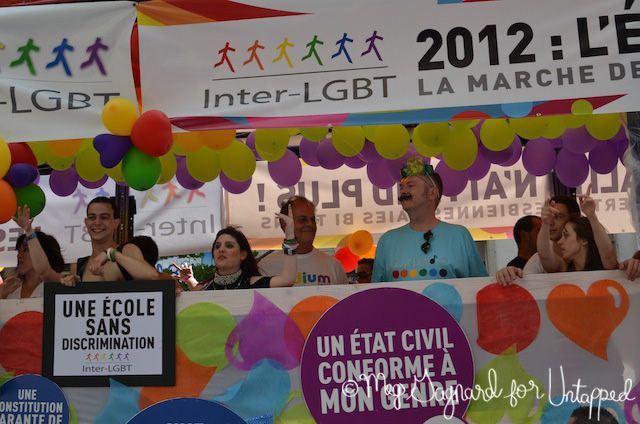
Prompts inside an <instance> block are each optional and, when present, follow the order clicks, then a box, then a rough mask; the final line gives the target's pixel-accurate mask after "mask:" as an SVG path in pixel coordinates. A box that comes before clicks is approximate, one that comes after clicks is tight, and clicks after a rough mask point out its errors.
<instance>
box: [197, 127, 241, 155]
mask: <svg viewBox="0 0 640 424" xmlns="http://www.w3.org/2000/svg"><path fill="white" fill-rule="evenodd" d="M200 139H201V140H202V144H204V145H205V146H206V147H208V148H210V149H213V150H223V149H226V148H227V147H229V146H230V145H231V143H233V140H235V139H236V130H217V131H201V132H200Z"/></svg>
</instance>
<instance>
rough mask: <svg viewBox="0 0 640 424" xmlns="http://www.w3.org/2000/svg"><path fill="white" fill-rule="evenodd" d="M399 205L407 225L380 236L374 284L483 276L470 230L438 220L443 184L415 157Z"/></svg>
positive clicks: (405, 175) (405, 170)
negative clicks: (437, 214) (407, 221)
mask: <svg viewBox="0 0 640 424" xmlns="http://www.w3.org/2000/svg"><path fill="white" fill-rule="evenodd" d="M402 177H403V178H402V180H401V181H400V186H399V189H400V195H399V197H398V200H399V201H400V204H401V205H402V209H404V211H405V212H406V213H407V215H408V216H409V223H408V224H406V225H404V226H402V227H400V228H396V229H394V230H390V231H387V232H386V233H384V234H383V235H382V237H381V238H380V240H379V242H378V246H377V250H376V259H375V262H374V266H373V278H372V280H373V281H374V282H381V281H406V280H433V279H442V278H444V279H449V278H466V277H484V276H487V270H486V268H485V266H484V263H483V262H482V259H481V258H480V254H479V253H478V250H477V248H476V245H475V242H474V241H473V238H472V237H471V234H470V233H469V231H468V230H467V229H466V228H465V227H463V226H461V225H455V224H449V223H446V222H443V221H441V220H439V219H438V218H436V209H437V208H438V204H439V203H440V198H441V196H442V179H441V178H440V176H439V175H438V174H436V173H435V172H434V171H433V167H432V166H431V165H428V164H425V163H424V162H423V161H422V158H420V157H416V158H414V159H411V160H409V161H408V162H407V165H406V166H405V167H404V168H402Z"/></svg>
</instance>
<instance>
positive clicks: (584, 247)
mask: <svg viewBox="0 0 640 424" xmlns="http://www.w3.org/2000/svg"><path fill="white" fill-rule="evenodd" d="M558 247H559V250H560V251H559V252H558V254H556V253H555V252H554V251H553V247H552V246H551V243H549V246H548V248H545V249H543V251H539V253H540V259H541V260H542V263H543V265H544V267H545V269H547V270H549V272H565V271H597V270H603V269H605V267H604V266H603V265H602V259H601V258H600V252H598V246H597V245H596V241H595V238H594V235H593V229H592V228H591V224H590V223H589V219H588V218H586V217H580V218H572V219H570V220H569V221H567V223H566V224H565V225H564V228H563V229H562V236H561V237H560V240H558Z"/></svg>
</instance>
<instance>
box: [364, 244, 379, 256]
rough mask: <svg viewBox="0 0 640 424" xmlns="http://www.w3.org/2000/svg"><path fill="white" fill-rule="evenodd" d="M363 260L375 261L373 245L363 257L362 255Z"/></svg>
mask: <svg viewBox="0 0 640 424" xmlns="http://www.w3.org/2000/svg"><path fill="white" fill-rule="evenodd" d="M362 257H363V258H367V259H375V257H376V246H375V244H374V245H372V246H371V249H369V251H368V252H367V253H365V254H364V255H362Z"/></svg>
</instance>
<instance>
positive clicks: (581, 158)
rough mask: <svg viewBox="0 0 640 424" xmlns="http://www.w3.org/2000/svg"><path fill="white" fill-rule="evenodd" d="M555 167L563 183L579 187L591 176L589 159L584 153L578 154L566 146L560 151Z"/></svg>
mask: <svg viewBox="0 0 640 424" xmlns="http://www.w3.org/2000/svg"><path fill="white" fill-rule="evenodd" d="M555 169H556V175H557V176H558V179H559V180H560V182H561V183H562V184H564V185H565V186H567V187H578V186H580V185H581V184H582V183H584V182H585V181H586V179H587V177H588V176H589V161H588V160H587V158H586V156H585V155H584V154H581V155H578V154H575V153H573V152H572V151H571V150H567V149H566V148H564V149H562V150H560V152H559V153H558V158H557V160H556V167H555Z"/></svg>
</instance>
